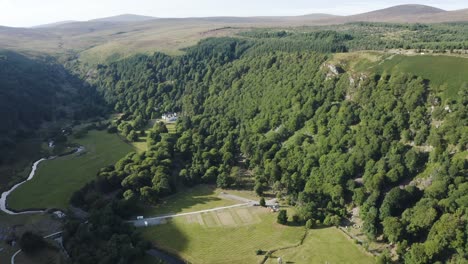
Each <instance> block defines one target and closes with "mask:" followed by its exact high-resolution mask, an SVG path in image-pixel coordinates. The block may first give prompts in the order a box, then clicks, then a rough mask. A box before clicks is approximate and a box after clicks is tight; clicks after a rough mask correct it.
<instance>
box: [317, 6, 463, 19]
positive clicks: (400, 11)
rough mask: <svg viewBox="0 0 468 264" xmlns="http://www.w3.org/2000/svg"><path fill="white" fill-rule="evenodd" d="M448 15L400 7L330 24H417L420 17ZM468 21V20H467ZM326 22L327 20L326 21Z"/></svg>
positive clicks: (418, 7)
mask: <svg viewBox="0 0 468 264" xmlns="http://www.w3.org/2000/svg"><path fill="white" fill-rule="evenodd" d="M445 13H448V12H447V11H445V10H443V9H439V8H435V7H432V6H426V5H398V6H392V7H389V8H384V9H380V10H375V11H372V12H367V13H362V14H357V15H351V16H345V17H340V18H337V19H331V20H330V22H335V23H348V22H398V23H405V22H413V21H414V22H417V20H418V18H420V17H428V16H433V15H440V14H442V15H443V14H445ZM467 19H468V18H467ZM325 20H326V19H325Z"/></svg>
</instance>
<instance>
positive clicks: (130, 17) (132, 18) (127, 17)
mask: <svg viewBox="0 0 468 264" xmlns="http://www.w3.org/2000/svg"><path fill="white" fill-rule="evenodd" d="M153 19H157V18H156V17H151V16H140V15H134V14H122V15H118V16H111V17H104V18H98V19H93V20H90V21H94V22H141V21H148V20H153Z"/></svg>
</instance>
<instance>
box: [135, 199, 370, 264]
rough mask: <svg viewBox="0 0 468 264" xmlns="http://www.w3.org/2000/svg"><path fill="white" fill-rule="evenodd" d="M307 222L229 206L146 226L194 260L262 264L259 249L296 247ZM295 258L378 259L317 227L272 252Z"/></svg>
mask: <svg viewBox="0 0 468 264" xmlns="http://www.w3.org/2000/svg"><path fill="white" fill-rule="evenodd" d="M304 232H305V229H304V227H303V226H283V225H279V224H277V223H276V214H274V213H271V212H270V211H269V210H268V209H266V208H262V207H248V208H236V209H229V210H225V211H220V212H210V213H204V214H201V215H191V216H186V217H181V218H174V219H172V220H169V221H168V223H166V224H163V225H159V226H152V227H147V228H144V229H143V231H142V233H143V236H144V237H145V238H146V239H148V240H150V241H152V242H153V243H154V244H155V245H157V246H158V247H160V248H162V249H164V250H167V251H168V252H171V253H173V254H177V255H179V256H181V257H182V258H184V259H186V260H188V261H190V262H192V263H258V262H260V261H261V260H262V259H263V257H264V256H257V255H256V250H258V249H261V250H265V251H267V250H272V249H277V248H282V247H288V246H294V245H297V244H298V243H299V241H300V240H301V238H302V236H303V235H304ZM273 256H274V257H275V259H274V261H273V260H271V261H270V262H267V263H276V258H277V257H278V256H281V257H283V259H284V260H286V261H292V262H293V263H326V261H328V262H329V263H374V258H373V257H372V256H369V255H367V254H366V253H365V252H364V251H363V250H362V249H360V248H359V247H358V246H357V245H355V244H354V243H353V241H351V240H350V239H348V238H347V237H346V236H345V235H344V234H342V233H341V231H339V230H338V229H336V228H321V229H313V230H310V231H309V232H308V236H307V238H306V240H305V241H304V244H303V245H302V246H298V247H295V248H291V249H287V250H280V251H277V252H275V253H274V254H273Z"/></svg>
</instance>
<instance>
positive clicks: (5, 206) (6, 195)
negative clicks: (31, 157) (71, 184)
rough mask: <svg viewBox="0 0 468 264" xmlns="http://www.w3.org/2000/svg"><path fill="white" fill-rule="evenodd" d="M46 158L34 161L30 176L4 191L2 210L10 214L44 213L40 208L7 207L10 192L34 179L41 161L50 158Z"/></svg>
mask: <svg viewBox="0 0 468 264" xmlns="http://www.w3.org/2000/svg"><path fill="white" fill-rule="evenodd" d="M52 158H53V157H52ZM52 158H48V159H52ZM48 159H46V158H42V159H40V160H38V161H36V162H34V163H33V165H32V169H31V172H30V173H29V177H28V178H27V179H26V180H25V181H22V182H20V183H18V184H16V185H15V186H13V187H12V188H11V189H10V190H8V191H6V192H4V193H2V197H1V198H0V210H2V211H3V212H4V213H7V214H9V215H20V214H37V213H43V212H44V210H38V211H21V212H13V211H10V210H8V208H7V198H8V195H10V193H12V192H13V191H14V190H15V189H16V188H18V187H20V186H21V185H23V184H24V183H26V182H28V181H30V180H32V179H33V178H34V175H35V174H36V170H37V166H38V165H39V163H41V162H43V161H45V160H48Z"/></svg>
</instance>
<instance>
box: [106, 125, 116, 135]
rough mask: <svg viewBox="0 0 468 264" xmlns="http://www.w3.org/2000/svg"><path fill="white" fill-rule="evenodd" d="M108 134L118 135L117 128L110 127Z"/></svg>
mask: <svg viewBox="0 0 468 264" xmlns="http://www.w3.org/2000/svg"><path fill="white" fill-rule="evenodd" d="M107 133H109V134H115V133H117V127H115V126H110V127H108V128H107Z"/></svg>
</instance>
